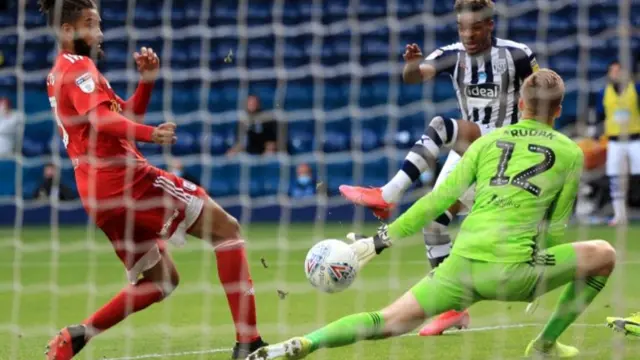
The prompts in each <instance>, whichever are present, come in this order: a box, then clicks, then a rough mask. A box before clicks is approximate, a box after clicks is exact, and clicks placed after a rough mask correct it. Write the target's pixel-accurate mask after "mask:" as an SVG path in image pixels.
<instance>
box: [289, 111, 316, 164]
mask: <svg viewBox="0 0 640 360" xmlns="http://www.w3.org/2000/svg"><path fill="white" fill-rule="evenodd" d="M287 127H288V128H287V149H288V151H289V153H290V154H292V155H296V154H301V153H306V152H311V151H313V148H314V144H315V143H314V140H315V136H314V133H315V122H314V121H313V120H297V121H289V122H288V123H287Z"/></svg>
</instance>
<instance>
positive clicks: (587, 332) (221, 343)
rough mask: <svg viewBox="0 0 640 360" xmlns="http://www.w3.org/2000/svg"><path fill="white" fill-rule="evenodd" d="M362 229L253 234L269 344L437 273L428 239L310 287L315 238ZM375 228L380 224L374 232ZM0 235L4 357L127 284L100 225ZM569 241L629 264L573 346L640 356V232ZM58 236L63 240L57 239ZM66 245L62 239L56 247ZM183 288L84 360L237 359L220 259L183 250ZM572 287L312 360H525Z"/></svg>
mask: <svg viewBox="0 0 640 360" xmlns="http://www.w3.org/2000/svg"><path fill="white" fill-rule="evenodd" d="M350 229H351V228H350V226H347V225H339V224H329V225H327V226H324V227H323V228H315V227H314V226H313V225H291V226H289V227H278V226H275V225H253V226H250V227H249V228H248V229H247V231H246V235H247V239H248V243H249V255H250V261H251V265H252V275H253V279H254V282H255V285H256V294H257V299H258V311H259V313H258V317H259V322H260V324H261V325H260V328H261V331H262V334H263V337H264V338H265V340H267V341H269V342H276V341H280V340H284V339H286V338H288V337H290V336H293V335H301V334H304V333H306V332H308V331H310V330H312V329H314V328H316V327H318V326H320V325H322V324H325V323H326V322H329V321H331V320H334V319H336V318H338V317H340V316H343V315H347V314H350V313H353V312H361V311H369V310H376V309H379V308H381V307H383V306H385V305H386V304H388V303H389V302H390V301H392V300H393V299H395V298H396V297H398V296H399V295H401V294H402V293H403V292H404V291H406V290H407V289H408V288H409V287H410V286H411V285H413V284H414V283H415V282H417V281H418V280H419V279H420V278H421V277H422V276H424V275H425V274H426V273H427V271H428V263H427V261H426V258H425V253H424V247H423V244H422V239H421V238H420V237H416V238H413V239H406V240H404V241H402V242H401V243H397V245H398V246H394V248H393V249H390V250H389V251H386V252H385V253H384V254H383V255H382V256H380V257H379V258H377V259H375V260H374V261H373V262H371V263H370V264H369V266H368V267H367V268H366V269H365V270H364V271H363V273H362V274H360V277H359V279H358V280H357V281H356V283H355V284H354V285H353V287H352V288H351V289H349V290H347V291H345V292H343V293H340V294H335V295H327V294H321V293H319V292H317V291H315V290H314V289H312V288H311V286H310V285H308V283H307V282H306V279H305V277H304V271H303V261H304V257H305V255H306V252H307V250H308V249H309V247H310V246H311V245H312V244H313V242H314V241H316V240H319V239H321V238H330V237H335V238H341V237H343V236H344V234H346V233H347V232H348V231H350ZM367 230H368V231H369V232H372V231H374V226H373V225H372V226H370V227H368V228H367ZM14 235H15V233H14V229H12V228H8V229H0V269H1V271H0V309H1V310H0V359H2V360H5V359H6V360H9V359H11V360H14V359H20V360H22V359H24V360H27V359H28V360H32V359H42V358H44V355H43V352H44V346H45V344H46V343H47V341H48V340H49V338H50V336H51V335H52V334H53V333H55V331H57V330H58V329H59V328H61V327H63V326H65V325H68V324H74V323H78V322H80V321H82V320H83V319H84V318H85V317H86V316H87V315H88V314H90V313H91V312H92V311H93V310H94V309H96V308H97V307H98V306H100V305H102V304H103V303H104V302H105V301H107V300H108V299H109V298H110V297H111V296H112V295H113V294H114V293H115V292H117V291H118V290H119V289H120V288H121V287H122V286H123V285H124V284H125V282H126V280H125V276H124V272H123V269H122V266H121V264H120V262H119V261H118V260H117V258H116V257H115V255H114V254H113V253H112V250H111V247H110V245H109V244H108V242H107V240H106V239H105V238H104V236H103V235H102V233H101V232H100V231H96V230H95V229H93V228H91V227H89V228H87V227H69V228H65V227H63V228H60V229H56V230H55V231H52V230H51V229H49V228H24V229H23V230H22V232H21V234H19V235H18V236H17V237H16V236H14ZM568 238H573V239H579V240H583V239H594V238H602V239H606V240H608V241H611V242H612V243H613V244H614V245H615V246H616V248H617V249H618V255H619V258H620V261H619V265H618V267H617V268H616V270H615V275H614V276H613V277H612V278H611V279H610V281H609V283H608V285H607V287H606V288H605V290H604V291H603V293H602V294H601V295H600V296H599V297H598V298H597V299H596V301H595V302H594V303H593V305H592V306H591V307H590V308H589V309H588V310H587V312H586V313H585V314H583V315H582V316H581V317H580V318H579V319H578V322H577V324H576V325H575V326H573V327H571V328H570V329H569V331H568V332H567V333H566V334H564V335H563V337H562V338H561V341H563V342H565V343H567V344H574V345H576V346H578V347H579V348H580V350H581V351H582V352H583V357H582V358H585V359H637V358H638V353H640V341H636V340H635V339H634V338H630V337H627V338H625V337H623V336H622V335H620V334H614V333H613V332H612V331H611V330H610V329H607V328H606V327H605V326H604V319H605V317H606V316H607V315H612V314H616V315H618V314H620V315H627V314H628V313H629V312H632V311H638V310H640V302H639V301H638V299H639V298H640V286H638V285H639V283H638V274H640V227H630V228H628V229H627V230H623V231H616V230H614V229H610V228H605V227H588V228H586V227H585V228H582V227H581V228H571V229H570V230H569V233H568ZM51 239H54V240H53V241H52V240H51ZM56 239H57V240H56ZM172 254H173V256H174V258H175V260H176V263H177V265H178V269H179V271H180V275H181V284H180V286H179V287H178V289H177V290H176V291H175V292H174V293H173V294H172V295H171V297H170V298H169V299H167V300H166V301H164V302H162V303H160V304H156V305H154V306H152V307H150V308H149V309H147V310H145V311H143V312H141V313H138V314H135V315H133V316H132V317H130V318H129V319H127V320H126V321H125V322H124V323H122V324H120V325H119V326H117V327H116V328H114V329H112V330H110V331H108V332H106V333H104V334H102V335H100V336H99V337H97V338H95V339H94V340H93V341H92V342H91V343H90V344H89V345H88V346H87V347H86V348H85V350H83V352H82V354H81V355H80V356H79V357H78V358H79V359H110V360H113V359H120V360H124V359H175V360H191V359H227V358H229V357H230V349H231V347H232V346H233V343H234V341H235V339H234V331H233V326H232V323H231V316H230V314H229V311H228V309H227V305H226V299H225V297H224V294H223V292H222V290H221V288H220V286H219V283H218V279H217V274H216V266H215V257H214V255H213V253H212V251H211V250H210V249H209V248H208V247H207V246H206V245H203V244H202V242H200V241H199V240H197V239H190V240H189V244H188V245H187V246H186V247H185V248H181V249H175V248H172ZM559 291H560V290H557V291H555V292H553V293H550V294H547V295H546V296H544V297H543V298H542V299H541V302H540V306H539V308H538V310H537V311H536V312H535V313H534V314H533V315H526V314H525V313H524V309H525V306H526V304H524V303H512V304H502V303H497V302H485V303H480V304H476V305H474V306H473V307H472V308H471V310H470V311H471V317H472V318H471V329H470V330H468V331H464V332H455V333H449V334H446V335H444V336H441V337H437V338H421V337H418V336H414V335H408V336H404V337H401V338H397V339H392V340H386V341H376V342H372V341H368V342H362V343H359V344H356V345H354V346H351V347H346V348H342V349H330V350H322V351H319V352H317V353H315V354H314V355H312V357H311V358H312V359H356V358H359V359H367V360H378V359H380V360H381V359H517V358H521V357H522V355H523V352H524V348H525V346H526V345H527V343H528V341H529V340H530V339H531V338H533V337H534V336H535V335H536V334H537V332H538V331H539V330H540V329H541V327H542V324H544V322H545V321H546V319H547V318H548V316H549V315H550V314H551V311H552V310H553V307H554V303H555V300H556V299H557V297H558V294H559Z"/></svg>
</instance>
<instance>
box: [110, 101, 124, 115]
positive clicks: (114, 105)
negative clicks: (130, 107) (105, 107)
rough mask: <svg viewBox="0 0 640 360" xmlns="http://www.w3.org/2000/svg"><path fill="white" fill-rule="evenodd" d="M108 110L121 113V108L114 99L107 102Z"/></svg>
mask: <svg viewBox="0 0 640 360" xmlns="http://www.w3.org/2000/svg"><path fill="white" fill-rule="evenodd" d="M109 110H111V111H113V112H117V113H121V112H122V106H120V104H119V103H118V102H117V101H115V100H114V99H111V100H109Z"/></svg>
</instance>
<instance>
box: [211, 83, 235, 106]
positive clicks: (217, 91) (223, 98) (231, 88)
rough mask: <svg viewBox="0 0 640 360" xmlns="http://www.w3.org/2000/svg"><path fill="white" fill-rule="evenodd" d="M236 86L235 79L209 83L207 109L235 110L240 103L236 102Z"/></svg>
mask: <svg viewBox="0 0 640 360" xmlns="http://www.w3.org/2000/svg"><path fill="white" fill-rule="evenodd" d="M238 87H239V84H238V82H237V81H221V82H215V83H212V84H211V89H210V90H209V105H208V108H209V111H211V112H214V113H215V112H224V111H229V110H236V109H238V107H239V106H242V104H239V103H238Z"/></svg>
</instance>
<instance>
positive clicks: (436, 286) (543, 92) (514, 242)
mask: <svg viewBox="0 0 640 360" xmlns="http://www.w3.org/2000/svg"><path fill="white" fill-rule="evenodd" d="M563 96H564V84H563V81H562V79H561V78H560V76H558V74H556V73H555V72H553V71H551V70H546V69H545V70H540V71H539V72H536V73H534V74H532V75H531V76H529V77H528V78H527V79H526V80H525V81H524V83H523V86H522V88H521V99H520V101H519V107H520V110H521V111H522V117H521V121H520V122H518V123H517V124H515V125H510V126H508V127H505V128H502V129H499V130H497V131H494V132H492V133H491V134H488V135H485V136H483V137H481V138H480V139H478V140H476V141H475V142H474V143H473V144H472V145H471V146H470V148H469V149H468V150H467V152H466V153H465V155H464V156H463V158H462V160H461V162H460V164H459V165H458V166H457V167H456V168H455V169H454V170H453V172H452V173H451V175H450V176H449V177H448V178H447V179H446V180H445V182H444V183H443V184H442V186H440V187H438V188H437V189H435V190H434V191H433V192H431V193H430V194H428V195H426V196H425V197H423V198H422V199H420V200H419V201H418V202H416V203H415V204H414V205H413V206H412V207H411V208H410V209H409V210H408V211H407V212H405V213H404V214H403V215H402V216H401V217H399V218H398V219H397V220H396V221H395V222H393V223H392V224H390V225H389V226H388V227H387V226H384V227H383V228H381V230H380V231H378V233H377V235H376V236H374V237H372V238H366V239H362V240H359V241H358V242H356V243H355V244H354V245H353V247H354V249H356V251H357V253H358V256H359V259H360V261H361V264H364V263H366V262H367V261H368V260H370V259H371V258H372V257H374V256H375V255H376V254H379V253H380V252H381V251H382V250H383V249H384V248H386V247H389V246H390V245H391V243H392V240H399V239H402V238H405V237H408V236H411V235H413V234H416V233H418V232H419V231H420V229H422V227H423V226H424V225H425V224H426V223H428V222H429V221H432V220H433V219H434V218H435V217H436V216H438V215H439V214H441V213H442V212H443V211H444V210H445V209H446V208H447V207H448V206H450V205H451V204H453V203H454V202H455V201H456V199H458V197H459V196H460V195H461V194H462V193H463V192H464V191H465V190H466V189H467V188H468V187H469V186H470V185H471V184H473V183H474V182H475V183H476V186H477V192H476V198H475V203H474V205H473V208H472V210H471V213H470V214H469V216H468V217H467V218H466V220H465V221H464V222H463V224H462V227H461V229H460V232H459V235H458V237H457V239H456V242H455V244H454V246H453V250H452V254H451V256H450V257H449V258H447V259H446V260H445V261H444V262H443V263H442V265H440V266H439V267H438V268H436V269H435V271H434V272H433V274H432V275H431V276H427V277H425V278H424V279H423V280H421V281H420V282H419V283H418V284H416V285H415V286H414V287H413V288H412V289H411V290H410V291H408V292H407V293H405V294H404V295H402V296H401V297H400V298H399V299H398V300H396V301H395V302H394V303H393V304H391V305H389V306H388V307H386V308H384V309H383V310H381V311H376V312H368V313H360V314H354V315H349V316H346V317H344V318H342V319H339V320H337V321H335V322H333V323H331V324H329V325H327V326H325V327H323V328H321V329H319V330H316V331H314V332H312V333H310V334H307V335H305V336H303V337H295V338H292V339H290V340H287V341H285V342H282V343H279V344H276V345H272V346H268V347H264V348H262V349H259V350H258V351H256V352H254V353H253V354H251V355H250V356H249V359H252V360H256V359H261V360H266V359H278V358H285V359H299V358H303V357H305V356H306V355H308V354H310V353H312V352H314V351H315V350H317V349H319V348H332V347H339V346H345V345H349V344H352V343H354V342H356V341H359V340H374V339H382V338H386V337H390V336H396V335H400V334H404V333H407V332H409V331H411V330H413V329H414V328H415V327H417V326H418V325H420V324H422V322H423V321H424V320H426V319H427V318H429V317H431V316H436V315H438V314H440V313H442V312H445V311H447V310H450V309H458V310H460V309H464V308H465V307H467V306H470V305H472V304H473V303H475V302H478V301H481V300H502V301H522V302H524V301H531V300H532V299H534V298H535V297H537V296H540V295H542V294H544V293H547V292H549V291H551V290H553V289H556V288H558V287H560V286H563V285H567V286H566V288H565V290H564V292H563V293H562V295H561V296H560V300H559V303H558V305H557V308H556V310H555V312H554V313H553V315H552V316H551V319H550V320H549V322H548V323H547V324H546V325H545V327H544V328H543V329H542V332H541V333H540V335H538V336H537V337H536V338H535V339H533V340H532V341H531V342H530V343H529V345H528V346H527V348H526V350H525V355H526V356H538V355H542V356H559V357H574V356H577V355H578V353H579V351H578V349H576V348H574V347H571V346H567V345H563V344H561V343H559V342H558V341H557V340H558V338H559V337H560V335H561V334H562V333H563V332H564V331H565V330H566V329H567V328H568V327H569V325H570V324H571V323H573V322H574V321H575V320H576V318H578V316H579V315H580V314H581V313H582V311H583V310H584V309H585V307H586V306H587V305H588V304H590V303H591V302H592V301H593V299H594V298H595V297H596V296H597V295H598V293H599V292H600V291H601V290H602V289H603V288H604V286H605V284H606V282H607V278H608V277H609V275H610V274H611V272H612V270H613V268H614V265H615V250H614V249H613V247H612V246H611V245H609V243H607V242H606V241H603V240H592V241H582V242H574V243H566V244H563V243H562V238H563V236H564V231H565V227H566V224H567V221H568V219H569V218H570V216H571V214H572V211H573V203H574V200H575V197H576V192H577V189H578V183H579V179H580V174H581V172H582V163H583V154H582V151H581V150H580V148H579V147H578V146H577V145H576V144H575V143H574V142H573V141H571V140H570V139H569V138H567V137H566V136H564V135H562V134H561V133H559V132H557V131H554V130H553V128H552V125H553V122H554V119H555V118H557V117H558V116H559V115H560V112H561V102H562V98H563Z"/></svg>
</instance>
